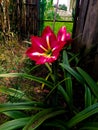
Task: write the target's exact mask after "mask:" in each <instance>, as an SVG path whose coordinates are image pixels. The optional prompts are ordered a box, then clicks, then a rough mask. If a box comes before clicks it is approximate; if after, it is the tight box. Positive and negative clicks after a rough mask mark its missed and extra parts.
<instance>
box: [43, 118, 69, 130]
mask: <svg viewBox="0 0 98 130" xmlns="http://www.w3.org/2000/svg"><path fill="white" fill-rule="evenodd" d="M43 126H45V127H46V129H47V127H49V126H51V127H55V128H59V129H60V130H68V129H67V128H66V124H65V122H64V121H62V120H55V119H53V120H51V121H47V122H45V123H44V124H43ZM55 128H54V129H55Z"/></svg>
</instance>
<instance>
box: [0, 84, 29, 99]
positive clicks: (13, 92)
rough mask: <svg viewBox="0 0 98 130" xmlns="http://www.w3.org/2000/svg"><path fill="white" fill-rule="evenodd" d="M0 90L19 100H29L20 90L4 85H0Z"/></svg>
mask: <svg viewBox="0 0 98 130" xmlns="http://www.w3.org/2000/svg"><path fill="white" fill-rule="evenodd" d="M0 92H1V93H3V94H7V95H9V96H13V97H15V98H18V99H21V100H25V101H30V99H29V98H28V97H26V95H25V93H23V92H22V91H20V90H16V89H14V88H6V87H4V86H0Z"/></svg>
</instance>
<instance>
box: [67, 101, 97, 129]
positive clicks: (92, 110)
mask: <svg viewBox="0 0 98 130" xmlns="http://www.w3.org/2000/svg"><path fill="white" fill-rule="evenodd" d="M96 113H98V103H96V104H93V105H91V106H89V107H87V108H85V109H84V110H83V111H81V112H79V113H78V114H76V115H75V116H74V117H72V119H70V120H69V121H68V123H67V125H68V127H69V128H71V127H73V126H75V125H77V124H78V123H79V122H81V121H83V120H85V119H87V118H88V117H90V116H92V115H94V114H96Z"/></svg>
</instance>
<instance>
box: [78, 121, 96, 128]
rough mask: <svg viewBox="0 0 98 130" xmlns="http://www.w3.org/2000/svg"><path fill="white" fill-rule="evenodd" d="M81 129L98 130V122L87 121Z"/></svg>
mask: <svg viewBox="0 0 98 130" xmlns="http://www.w3.org/2000/svg"><path fill="white" fill-rule="evenodd" d="M80 130H98V122H87V123H85V125H83V126H82V128H80Z"/></svg>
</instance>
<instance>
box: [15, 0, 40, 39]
mask: <svg viewBox="0 0 98 130" xmlns="http://www.w3.org/2000/svg"><path fill="white" fill-rule="evenodd" d="M16 2H17V3H16V4H17V6H16V16H17V17H16V20H15V22H16V23H15V24H16V25H17V29H18V31H19V33H20V36H21V37H29V36H30V35H31V34H32V35H38V32H39V0H17V1H16Z"/></svg>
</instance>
